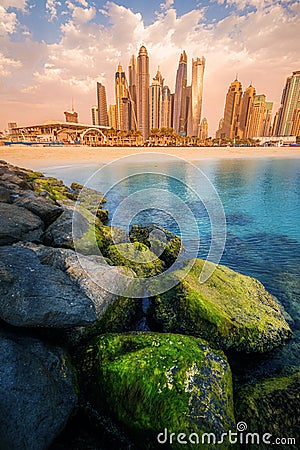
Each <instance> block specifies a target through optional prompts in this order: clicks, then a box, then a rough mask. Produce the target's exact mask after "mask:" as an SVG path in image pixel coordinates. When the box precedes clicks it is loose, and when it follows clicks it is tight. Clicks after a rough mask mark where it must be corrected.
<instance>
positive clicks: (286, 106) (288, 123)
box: [276, 70, 300, 136]
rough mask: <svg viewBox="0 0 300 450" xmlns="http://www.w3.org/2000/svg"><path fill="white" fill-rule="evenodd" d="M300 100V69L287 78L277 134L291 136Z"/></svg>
mask: <svg viewBox="0 0 300 450" xmlns="http://www.w3.org/2000/svg"><path fill="white" fill-rule="evenodd" d="M299 101H300V70H298V71H296V72H293V74H292V75H291V76H290V77H288V78H287V80H286V84H285V87H284V89H283V92H282V98H281V107H280V110H279V117H278V122H277V128H276V135H277V136H290V135H291V134H292V128H293V119H294V116H295V111H296V109H297V104H298V102H299Z"/></svg>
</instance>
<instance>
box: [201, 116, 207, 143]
mask: <svg viewBox="0 0 300 450" xmlns="http://www.w3.org/2000/svg"><path fill="white" fill-rule="evenodd" d="M199 137H200V139H201V140H202V141H205V139H207V138H208V121H207V118H206V117H204V118H203V119H202V121H201V124H200V134H199Z"/></svg>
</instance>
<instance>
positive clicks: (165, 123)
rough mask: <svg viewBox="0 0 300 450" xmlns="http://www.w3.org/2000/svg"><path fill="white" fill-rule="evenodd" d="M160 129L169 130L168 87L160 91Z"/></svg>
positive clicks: (169, 97)
mask: <svg viewBox="0 0 300 450" xmlns="http://www.w3.org/2000/svg"><path fill="white" fill-rule="evenodd" d="M161 128H171V92H170V89H169V87H168V86H164V87H163V90H162V105H161Z"/></svg>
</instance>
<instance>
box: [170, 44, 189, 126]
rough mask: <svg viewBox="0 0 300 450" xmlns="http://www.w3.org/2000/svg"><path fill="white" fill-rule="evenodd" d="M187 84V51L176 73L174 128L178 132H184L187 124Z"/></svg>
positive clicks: (181, 58)
mask: <svg viewBox="0 0 300 450" xmlns="http://www.w3.org/2000/svg"><path fill="white" fill-rule="evenodd" d="M186 85H187V56H186V53H185V51H184V50H183V52H182V53H181V55H180V59H179V65H178V69H177V74H176V84H175V95H174V112H173V128H174V130H175V131H176V133H180V132H181V133H182V132H183V130H184V128H185V126H186V123H185V122H186V98H185V94H186V92H185V90H186Z"/></svg>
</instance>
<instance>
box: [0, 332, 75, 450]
mask: <svg viewBox="0 0 300 450" xmlns="http://www.w3.org/2000/svg"><path fill="white" fill-rule="evenodd" d="M76 403H77V395H76V379H75V377H74V372H73V368H72V367H71V365H70V362H69V357H68V355H67V354H66V353H65V352H64V351H63V350H62V349H59V348H56V347H48V346H46V345H45V344H43V343H42V342H41V341H39V340H37V339H32V338H29V337H20V336H17V335H10V334H7V333H3V332H1V331H0V414H1V420H0V448H1V450H44V449H46V448H48V447H49V446H50V444H51V442H52V441H53V440H54V439H55V438H56V436H57V435H58V434H59V433H60V432H61V431H62V430H63V428H64V426H65V425H66V422H67V420H68V418H69V417H70V415H71V414H72V412H73V410H74V408H75V406H76Z"/></svg>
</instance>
